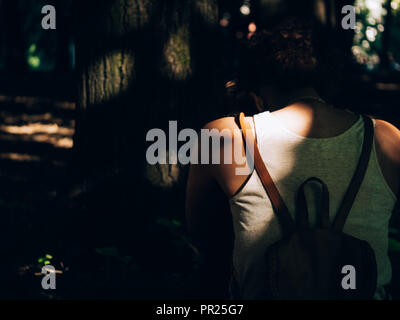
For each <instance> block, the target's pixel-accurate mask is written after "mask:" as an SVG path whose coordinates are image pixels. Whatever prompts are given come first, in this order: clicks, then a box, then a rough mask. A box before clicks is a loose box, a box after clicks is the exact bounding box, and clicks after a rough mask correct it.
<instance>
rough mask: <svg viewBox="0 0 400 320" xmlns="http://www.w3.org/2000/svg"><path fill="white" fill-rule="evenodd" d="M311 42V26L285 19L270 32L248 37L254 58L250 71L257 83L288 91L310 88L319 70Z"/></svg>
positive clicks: (303, 21) (297, 19)
mask: <svg viewBox="0 0 400 320" xmlns="http://www.w3.org/2000/svg"><path fill="white" fill-rule="evenodd" d="M314 41H315V39H314V34H313V26H312V23H310V22H309V21H306V20H303V19H301V18H287V19H285V20H284V21H282V22H281V23H280V24H278V25H277V26H276V27H275V28H273V29H272V30H271V31H266V30H263V31H261V32H259V33H257V34H254V35H253V36H252V37H251V38H250V40H249V42H248V47H249V50H250V52H251V53H250V54H251V55H252V56H253V57H254V59H253V61H254V64H253V68H254V69H253V68H252V67H250V72H252V73H253V75H255V76H256V79H257V81H258V82H259V83H277V84H278V85H279V86H281V87H288V88H292V87H298V86H299V85H302V86H304V85H313V84H314V82H315V79H316V77H317V75H318V68H319V60H318V58H317V52H316V50H315V46H314Z"/></svg>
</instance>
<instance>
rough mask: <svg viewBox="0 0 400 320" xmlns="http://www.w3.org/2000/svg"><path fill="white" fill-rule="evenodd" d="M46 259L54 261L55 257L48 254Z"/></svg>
mask: <svg viewBox="0 0 400 320" xmlns="http://www.w3.org/2000/svg"><path fill="white" fill-rule="evenodd" d="M45 257H46V258H47V259H49V260H51V259H53V256H52V255H51V254H46V256H45Z"/></svg>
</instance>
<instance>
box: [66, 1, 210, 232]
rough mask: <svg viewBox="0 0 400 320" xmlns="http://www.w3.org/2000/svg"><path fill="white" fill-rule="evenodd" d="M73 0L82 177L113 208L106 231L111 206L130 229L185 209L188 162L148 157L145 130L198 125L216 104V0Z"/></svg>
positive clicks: (97, 201) (99, 204) (96, 204)
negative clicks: (185, 166) (151, 160)
mask: <svg viewBox="0 0 400 320" xmlns="http://www.w3.org/2000/svg"><path fill="white" fill-rule="evenodd" d="M74 7H75V8H76V9H77V10H78V11H77V12H76V14H75V17H76V21H75V26H76V28H75V34H76V38H77V39H76V40H77V41H76V56H77V74H78V86H79V92H80V94H79V99H78V103H77V123H76V134H75V137H74V150H75V155H76V157H75V159H76V161H75V164H76V168H77V169H79V170H77V172H78V178H79V177H82V178H83V179H84V183H83V191H84V193H85V194H88V193H90V192H92V191H93V192H95V193H96V196H93V197H92V199H93V201H92V202H91V204H89V207H90V209H91V211H92V212H95V211H98V212H104V211H107V212H108V213H105V214H104V216H105V217H108V218H105V220H104V221H105V223H104V224H105V226H107V230H110V223H111V222H110V220H109V218H110V213H111V212H112V213H113V215H114V219H122V220H121V221H123V222H121V221H119V222H118V228H119V229H118V230H119V231H120V232H118V236H122V235H123V234H130V235H132V232H126V233H125V232H123V231H121V225H123V226H124V227H125V228H129V227H130V226H132V225H138V224H139V222H138V219H140V220H141V221H142V220H143V219H149V218H151V217H152V216H154V215H171V214H172V215H174V214H183V206H184V184H183V183H182V182H183V181H184V179H183V178H184V172H185V170H183V169H182V168H181V166H179V165H178V164H170V165H155V166H150V165H148V164H147V162H146V159H145V155H146V149H147V147H148V146H149V144H150V143H147V142H146V133H147V131H148V130H149V129H152V128H162V129H164V130H165V131H166V132H167V133H168V121H169V120H178V127H179V128H178V130H179V129H181V128H182V127H195V128H196V127H199V126H201V125H204V122H203V121H202V120H203V119H207V118H208V119H209V120H211V116H210V114H212V112H215V110H216V109H217V103H216V101H214V100H215V99H216V94H215V90H216V89H215V88H214V84H215V83H216V80H215V79H216V77H217V72H216V66H217V65H218V63H217V57H218V52H217V46H216V43H218V42H217V40H216V39H217V33H216V28H217V22H218V8H217V1H216V0H196V1H195V0H191V1H178V0H164V1H155V0H115V1H93V0H90V1H84V2H81V1H79V2H78V1H76V3H75V5H74ZM192 114H194V116H192ZM196 115H200V116H201V117H199V118H196ZM91 190H92V191H91ZM85 191H87V192H85ZM89 198H91V197H89ZM132 210H133V211H134V212H132ZM123 213H125V214H123ZM121 214H122V215H123V217H121ZM116 215H118V217H119V218H117V216H116ZM127 217H129V218H127ZM126 219H128V220H129V219H131V220H132V219H135V221H134V223H133V222H132V221H131V220H129V221H128V220H126ZM115 223H117V222H115ZM115 229H117V228H115ZM98 230H102V228H98ZM98 232H100V231H98Z"/></svg>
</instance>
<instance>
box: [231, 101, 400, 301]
mask: <svg viewBox="0 0 400 320" xmlns="http://www.w3.org/2000/svg"><path fill="white" fill-rule="evenodd" d="M285 109H286V108H285ZM292 109H294V110H291V109H290V108H287V109H286V110H284V109H283V110H282V111H278V112H277V113H276V114H275V113H270V112H264V113H260V114H258V115H256V116H255V117H254V124H255V130H256V135H257V143H258V147H259V149H260V152H261V156H262V158H263V160H264V162H265V164H266V166H267V168H268V170H269V171H270V174H271V176H272V178H273V180H274V182H275V184H276V186H277V188H278V190H279V192H280V193H281V195H282V197H283V199H284V201H285V202H286V204H287V206H288V209H289V211H290V212H291V213H292V214H293V213H294V212H295V205H294V201H295V194H296V191H297V190H298V188H299V186H300V185H301V183H302V182H303V181H305V180H306V179H307V178H309V177H312V176H315V177H318V178H320V179H321V180H322V181H324V182H325V183H326V184H327V186H328V189H329V193H330V219H331V221H333V219H334V217H335V214H336V212H337V210H338V207H339V205H340V203H341V201H342V197H343V195H344V193H345V191H346V190H347V188H348V186H349V183H350V180H351V178H352V176H353V173H354V171H355V168H356V166H357V163H358V159H359V156H360V152H361V147H362V142H363V130H364V125H363V121H362V119H361V117H359V118H358V120H357V118H354V115H352V116H353V118H352V117H351V116H347V115H345V116H344V117H342V115H343V114H344V113H342V112H337V115H338V116H337V117H336V120H338V121H340V120H341V121H342V123H339V124H336V125H331V126H326V127H323V126H321V122H319V121H312V117H311V120H310V121H307V120H306V119H307V116H305V118H304V119H303V121H299V123H296V122H294V123H292V124H291V125H290V126H291V127H292V128H294V130H293V131H297V132H309V134H306V136H314V137H312V138H310V137H304V136H303V135H299V134H297V133H294V132H293V131H291V130H289V129H288V128H286V127H285V125H284V123H285V119H286V115H291V116H292V118H296V117H295V116H293V115H296V114H299V113H298V112H297V111H298V110H296V108H292ZM300 109H301V108H300ZM305 109H307V108H305ZM333 113H335V112H333ZM300 114H301V113H300ZM289 119H290V118H289ZM325 119H326V117H325ZM281 120H282V121H281ZM330 120H331V121H333V120H335V117H333V118H331V119H330ZM346 122H347V124H346ZM331 123H332V122H331ZM374 123H375V122H374ZM341 127H344V128H346V129H345V130H340V129H341ZM297 129H298V130H297ZM338 130H339V132H340V133H339V134H335V132H338ZM315 136H316V137H317V138H315ZM325 136H326V137H325ZM306 195H307V199H308V204H309V208H310V218H311V223H314V222H315V217H316V213H315V208H316V206H318V200H319V186H318V185H317V186H315V185H312V184H311V185H310V186H308V187H307V188H306ZM395 202H396V196H395V194H394V192H393V191H392V190H391V188H390V186H389V185H388V183H387V181H386V180H385V177H384V175H383V173H382V170H381V167H380V165H379V161H378V155H377V148H376V146H375V144H374V146H373V150H372V153H371V157H370V161H369V165H368V169H367V172H366V176H365V178H364V181H363V183H362V185H361V188H360V190H359V193H358V195H357V198H356V200H355V203H354V205H353V208H352V210H351V212H350V215H349V217H348V219H347V222H346V224H345V227H344V232H345V233H348V234H350V235H353V236H355V237H357V238H360V239H363V240H366V241H368V242H369V243H370V244H371V246H372V248H373V249H374V251H375V254H376V258H377V265H378V289H377V295H376V297H377V298H382V297H384V295H385V294H384V291H383V286H384V285H386V284H388V283H389V282H390V280H391V265H390V261H389V257H388V255H387V249H388V223H389V219H390V217H391V214H392V211H393V207H394V205H395ZM229 203H230V207H231V211H232V215H233V225H234V233H235V245H234V252H233V266H234V277H235V279H236V281H237V282H238V284H239V286H240V288H241V293H242V295H243V297H244V298H248V299H251V298H257V296H259V295H260V294H261V292H262V290H263V289H264V288H263V284H264V283H265V281H264V276H265V263H264V259H263V258H264V253H265V251H266V249H267V247H268V246H269V245H271V244H272V243H274V242H276V241H277V240H279V239H280V237H281V233H280V228H279V224H278V221H277V219H276V217H275V215H274V212H273V209H272V206H271V202H270V200H269V199H268V197H267V195H266V193H265V190H264V188H263V186H262V184H261V181H260V179H259V177H258V175H257V173H256V172H255V171H253V173H252V174H251V175H250V177H248V179H246V181H245V182H244V183H243V185H242V186H241V188H240V189H239V190H238V191H237V192H236V193H235V195H233V197H231V198H230V201H229Z"/></svg>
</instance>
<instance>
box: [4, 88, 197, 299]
mask: <svg viewBox="0 0 400 320" xmlns="http://www.w3.org/2000/svg"><path fill="white" fill-rule="evenodd" d="M74 109H75V104H74V103H73V102H69V101H59V100H56V99H54V98H37V97H26V96H10V95H4V94H3V95H2V94H0V123H1V125H0V150H1V151H0V211H1V215H2V223H1V224H0V256H1V261H2V262H1V263H0V280H1V281H0V282H1V283H2V286H1V287H0V298H3V299H92V298H99V299H105V298H109V299H117V298H132V299H156V298H159V299H161V298H164V299H166V298H190V297H191V296H192V297H194V296H193V293H192V295H191V294H190V293H188V284H189V283H190V286H192V287H193V286H195V284H194V282H196V280H195V279H194V275H195V273H196V271H195V270H194V269H195V268H196V261H193V258H194V254H193V251H192V250H191V249H190V245H189V243H188V242H187V240H186V239H185V237H184V236H183V232H181V231H180V230H181V229H182V223H181V222H180V221H178V220H174V219H169V218H162V217H154V218H153V220H151V221H147V225H142V226H141V228H142V229H143V230H145V232H141V233H140V236H141V237H144V236H145V235H146V234H147V236H148V235H149V234H156V235H157V236H156V237H152V238H154V239H150V238H149V239H148V240H146V241H145V242H144V243H145V246H143V242H142V243H140V242H138V241H136V244H133V245H129V244H128V245H126V243H124V240H125V239H123V240H121V239H118V236H117V235H116V234H117V233H118V232H121V229H120V227H121V226H119V225H118V222H115V220H111V219H110V217H109V216H110V215H115V213H113V212H105V215H107V216H108V218H107V217H105V218H104V215H103V218H104V220H102V218H101V214H99V215H98V216H99V217H94V215H91V214H90V213H88V210H87V208H86V207H85V202H84V201H81V200H74V199H73V198H74V193H79V192H80V191H79V187H75V186H74V183H76V181H74V177H75V174H74V172H73V170H74V169H73V168H72V167H71V165H70V164H71V160H72V144H73V140H72V138H73V133H74ZM77 190H78V191H77ZM71 194H72V195H71ZM78 198H79V197H78ZM74 201H75V202H74ZM113 206H114V207H115V204H113ZM99 221H100V222H99ZM142 223H143V222H142ZM113 227H116V228H117V229H116V230H109V229H112V228H113ZM97 228H99V230H102V231H99V230H97ZM118 228H119V229H118ZM102 232H104V234H101V233H102ZM106 232H108V234H105V233H106ZM146 232H147V233H146ZM99 233H100V234H99ZM97 240H98V241H97ZM157 246H159V248H157ZM160 252H164V253H163V254H164V255H165V256H164V257H163V256H162V254H161V255H160ZM167 253H171V254H170V255H169V256H168V255H167ZM160 259H164V260H165V262H163V263H160ZM45 264H51V265H53V266H54V267H55V268H56V270H57V271H56V272H57V273H56V276H57V290H42V287H41V280H42V278H43V274H42V273H41V270H42V267H43V266H44V265H45ZM193 289H195V287H193Z"/></svg>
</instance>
